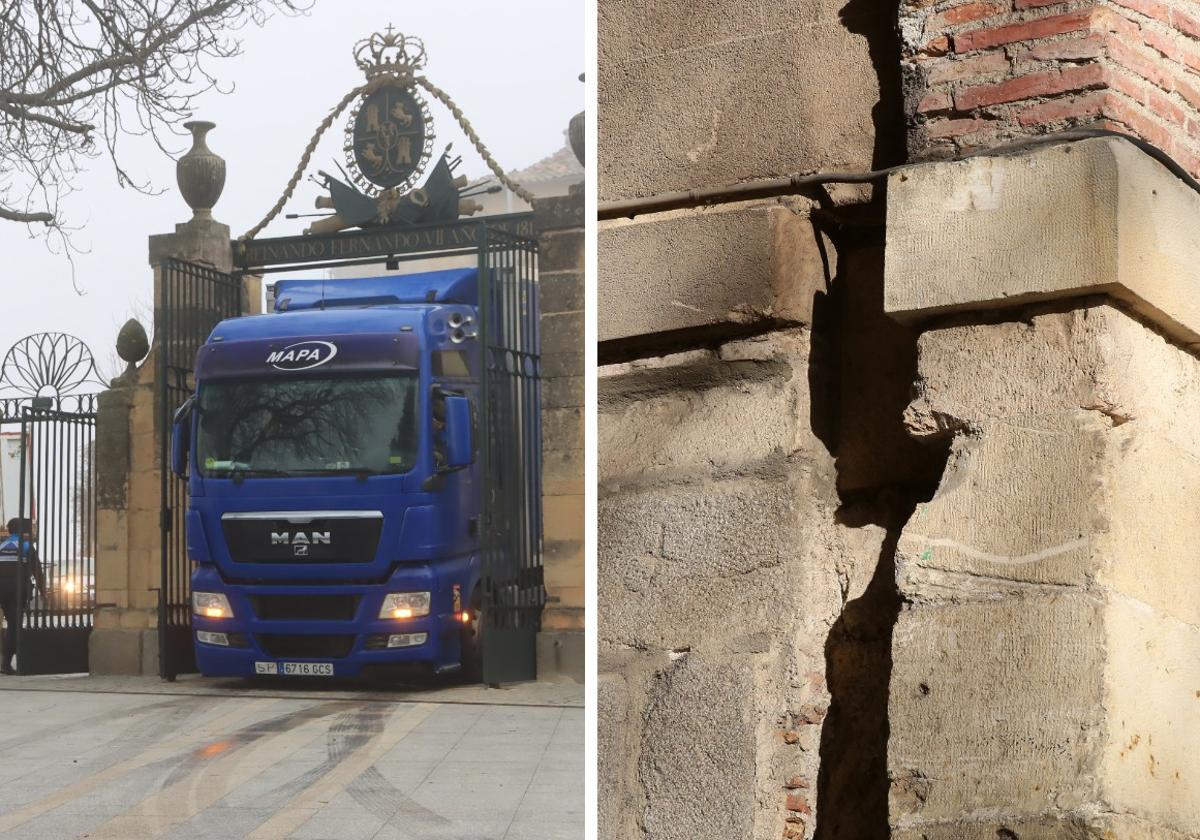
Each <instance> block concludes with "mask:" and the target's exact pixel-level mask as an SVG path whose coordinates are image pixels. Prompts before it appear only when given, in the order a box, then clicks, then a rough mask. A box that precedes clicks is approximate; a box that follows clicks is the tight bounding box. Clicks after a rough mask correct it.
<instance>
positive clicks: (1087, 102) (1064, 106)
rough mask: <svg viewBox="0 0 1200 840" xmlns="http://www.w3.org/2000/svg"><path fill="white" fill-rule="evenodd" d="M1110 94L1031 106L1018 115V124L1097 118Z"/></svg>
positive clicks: (1027, 124)
mask: <svg viewBox="0 0 1200 840" xmlns="http://www.w3.org/2000/svg"><path fill="white" fill-rule="evenodd" d="M1107 96H1108V93H1107V92H1106V91H1103V90H1097V91H1093V92H1092V93H1087V94H1084V95H1083V96H1070V97H1065V98H1063V99H1051V100H1050V101H1049V102H1042V103H1040V104H1038V105H1031V106H1029V107H1028V108H1025V109H1024V110H1023V111H1021V112H1020V113H1019V114H1017V122H1019V123H1020V124H1021V125H1024V126H1030V125H1044V124H1046V123H1052V122H1059V121H1062V120H1074V119H1079V118H1081V117H1095V116H1097V115H1099V114H1100V113H1101V111H1102V110H1103V108H1104V100H1105V97H1107Z"/></svg>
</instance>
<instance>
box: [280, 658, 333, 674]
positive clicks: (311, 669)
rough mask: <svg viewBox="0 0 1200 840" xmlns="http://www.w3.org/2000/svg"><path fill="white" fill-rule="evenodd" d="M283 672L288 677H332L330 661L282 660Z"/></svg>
mask: <svg viewBox="0 0 1200 840" xmlns="http://www.w3.org/2000/svg"><path fill="white" fill-rule="evenodd" d="M283 673H284V674H285V675H286V676H289V677H332V676H333V663H332V662H284V663H283Z"/></svg>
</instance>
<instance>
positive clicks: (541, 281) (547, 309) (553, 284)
mask: <svg viewBox="0 0 1200 840" xmlns="http://www.w3.org/2000/svg"><path fill="white" fill-rule="evenodd" d="M583 299H584V289H583V269H582V268H580V269H579V270H578V271H565V272H562V273H559V274H547V273H545V272H542V273H541V274H540V275H539V277H538V305H539V306H540V307H541V311H542V313H543V314H547V315H549V314H553V313H556V312H579V311H582V310H583Z"/></svg>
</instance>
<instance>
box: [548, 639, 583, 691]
mask: <svg viewBox="0 0 1200 840" xmlns="http://www.w3.org/2000/svg"><path fill="white" fill-rule="evenodd" d="M537 675H538V680H539V681H540V680H549V681H551V682H555V681H571V682H577V683H581V682H583V675H584V635H583V633H581V632H580V633H569V632H561V631H559V632H548V631H545V630H543V631H542V632H540V633H538V635H537Z"/></svg>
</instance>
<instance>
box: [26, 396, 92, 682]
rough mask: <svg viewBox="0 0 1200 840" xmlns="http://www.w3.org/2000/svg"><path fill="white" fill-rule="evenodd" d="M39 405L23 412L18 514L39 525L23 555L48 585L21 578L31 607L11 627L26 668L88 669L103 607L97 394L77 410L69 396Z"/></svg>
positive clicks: (47, 670)
mask: <svg viewBox="0 0 1200 840" xmlns="http://www.w3.org/2000/svg"><path fill="white" fill-rule="evenodd" d="M34 402H35V403H40V404H35V405H34V406H25V407H23V409H22V413H21V446H20V459H21V467H20V490H19V501H18V511H19V513H18V515H19V516H20V517H21V518H22V519H24V520H26V521H27V522H29V523H32V526H33V527H32V528H29V527H26V528H24V529H23V530H22V533H21V555H22V557H21V559H22V560H23V561H24V562H26V563H28V564H30V565H33V564H37V565H39V566H40V568H41V572H42V576H43V578H44V583H45V588H42V587H38V588H36V589H35V590H34V591H32V592H29V591H25V589H24V587H25V586H27V585H29V583H30V581H28V580H26V579H25V578H24V577H23V576H20V577H19V579H18V580H19V582H18V594H17V598H18V600H19V601H21V602H23V603H25V604H27V607H26V610H25V613H24V615H23V616H22V621H21V622H20V626H19V627H17V628H14V627H13V623H12V622H9V623H8V625H9V627H8V631H9V632H11V631H12V630H14V629H15V630H16V632H17V668H18V670H19V671H20V673H22V674H70V673H85V672H87V670H88V637H89V636H90V635H91V632H92V615H93V611H94V609H95V605H96V588H95V571H96V567H95V558H96V492H95V488H96V475H95V461H94V451H95V440H96V407H95V398H94V396H92V395H85V396H81V397H76V398H74V399H73V400H72V401H71V402H72V403H73V407H74V408H75V409H76V410H73V411H64V410H62V408H63V407H64V406H63V402H64V401H63V400H62V399H55V398H42V399H41V400H37V399H35V400H34ZM47 404H48V406H49V407H46V406H47Z"/></svg>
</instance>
